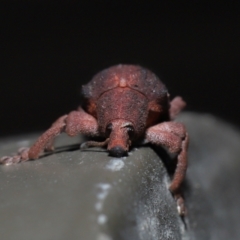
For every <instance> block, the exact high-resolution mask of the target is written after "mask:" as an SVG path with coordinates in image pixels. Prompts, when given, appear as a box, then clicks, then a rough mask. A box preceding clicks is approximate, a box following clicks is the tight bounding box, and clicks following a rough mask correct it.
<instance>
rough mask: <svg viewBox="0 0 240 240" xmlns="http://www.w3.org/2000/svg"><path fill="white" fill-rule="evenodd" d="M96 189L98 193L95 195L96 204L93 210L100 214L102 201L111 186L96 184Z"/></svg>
mask: <svg viewBox="0 0 240 240" xmlns="http://www.w3.org/2000/svg"><path fill="white" fill-rule="evenodd" d="M97 188H98V189H99V190H100V191H99V192H98V194H97V199H98V202H97V203H96V204H95V209H96V210H97V211H99V212H100V211H101V210H102V207H103V201H104V200H105V198H106V197H107V195H108V193H109V191H110V189H111V188H112V186H111V185H110V184H109V183H99V184H97Z"/></svg>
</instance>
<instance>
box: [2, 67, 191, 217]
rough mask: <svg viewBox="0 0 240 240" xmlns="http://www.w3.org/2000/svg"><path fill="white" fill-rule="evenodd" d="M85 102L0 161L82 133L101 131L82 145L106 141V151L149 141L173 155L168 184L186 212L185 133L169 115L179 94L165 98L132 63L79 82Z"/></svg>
mask: <svg viewBox="0 0 240 240" xmlns="http://www.w3.org/2000/svg"><path fill="white" fill-rule="evenodd" d="M82 93H83V96H84V99H85V101H84V104H83V106H82V107H79V109H78V110H77V111H72V112H70V113H69V114H68V115H64V116H62V117H60V118H59V119H58V120H57V121H56V122H55V123H53V125H52V126H51V128H49V129H48V130H47V131H46V132H45V133H43V135H42V136H40V137H39V139H38V140H37V141H36V143H35V144H34V145H33V146H32V147H31V148H29V149H20V150H19V152H18V155H16V156H13V157H2V158H1V163H2V164H7V165H9V164H12V163H18V162H23V161H27V160H29V159H37V158H38V157H39V155H40V153H41V152H42V151H44V150H48V151H49V150H53V140H54V138H55V137H56V136H57V135H59V134H60V133H62V132H66V133H67V134H68V135H69V136H76V135H78V134H80V133H81V134H84V135H87V136H90V137H99V136H100V137H104V138H105V141H103V142H95V141H89V142H86V143H85V144H83V145H82V147H90V146H107V150H108V151H109V154H110V155H112V156H116V157H121V156H124V155H126V154H127V152H128V151H129V147H130V146H131V145H132V144H134V142H137V141H141V140H142V141H143V142H144V143H148V142H150V143H152V144H155V145H159V146H162V147H164V148H166V149H167V150H168V151H169V152H170V153H173V154H176V155H177V166H176V170H175V173H174V176H173V180H172V182H171V185H170V187H169V189H170V191H171V192H172V193H173V195H174V196H175V198H176V199H177V202H178V207H179V212H180V214H184V205H183V199H182V197H181V195H180V194H179V188H180V185H181V183H182V181H183V179H184V177H185V173H186V169H187V147H188V134H187V132H186V130H185V127H184V125H183V124H181V123H177V122H173V121H171V120H172V119H174V117H175V116H176V115H177V114H178V113H179V112H180V111H181V110H182V108H183V107H184V106H185V102H184V101H183V100H182V99H181V97H176V98H174V99H173V100H172V101H171V102H170V101H169V94H168V91H167V89H166V87H165V85H164V84H163V83H162V82H161V81H160V80H159V79H158V78H157V76H156V75H155V74H153V73H152V72H151V71H149V70H147V69H145V68H142V67H140V66H135V65H117V66H113V67H110V68H108V69H106V70H103V71H101V72H100V73H98V74H97V75H96V76H94V78H93V79H92V80H91V81H90V82H89V83H88V84H87V85H84V86H83V88H82Z"/></svg>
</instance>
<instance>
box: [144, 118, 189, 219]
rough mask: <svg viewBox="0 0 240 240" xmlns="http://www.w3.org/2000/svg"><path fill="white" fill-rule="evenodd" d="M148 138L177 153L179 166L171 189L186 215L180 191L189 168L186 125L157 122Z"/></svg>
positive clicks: (148, 130) (179, 206) (180, 208)
mask: <svg viewBox="0 0 240 240" xmlns="http://www.w3.org/2000/svg"><path fill="white" fill-rule="evenodd" d="M146 140H147V141H149V142H151V143H153V144H156V145H160V146H162V147H164V148H166V149H167V150H168V151H169V152H170V153H173V154H177V166H176V170H175V173H174V175H173V179H172V182H171V184H170V186H169V190H170V191H171V192H172V194H173V195H174V197H175V198H176V200H177V203H178V210H179V213H180V215H184V212H185V209H184V202H183V199H182V197H181V195H180V193H179V191H180V186H181V184H182V182H183V180H184V177H185V175H186V170H187V148H188V134H187V132H186V130H185V127H184V125H183V124H181V123H177V122H164V123H160V124H157V125H155V126H153V127H150V128H148V129H147V131H146Z"/></svg>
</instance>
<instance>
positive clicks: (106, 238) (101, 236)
mask: <svg viewBox="0 0 240 240" xmlns="http://www.w3.org/2000/svg"><path fill="white" fill-rule="evenodd" d="M97 240H112V238H111V237H109V236H108V235H106V234H105V233H99V235H98V236H97Z"/></svg>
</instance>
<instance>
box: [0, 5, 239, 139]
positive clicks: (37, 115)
mask: <svg viewBox="0 0 240 240" xmlns="http://www.w3.org/2000/svg"><path fill="white" fill-rule="evenodd" d="M83 2H84V3H83ZM239 14H240V1H225V3H224V2H221V1H220V2H215V1H196V0H195V1H170V0H168V1H160V0H159V1H156V2H154V1H149V2H147V1H146V2H145V1H117V0H111V1H60V0H58V1H33V0H32V1H30V0H29V1H6V2H4V1H1V3H0V24H1V38H0V49H1V53H0V61H1V69H0V134H1V136H3V135H9V134H17V133H23V132H29V131H37V130H44V129H46V128H47V127H49V126H50V124H51V123H52V122H53V121H54V120H55V119H56V118H57V117H59V116H61V115H63V114H65V113H68V112H69V111H71V110H74V109H75V108H76V107H77V106H78V104H79V99H80V98H79V92H80V91H79V90H80V87H81V85H82V84H83V83H86V82H88V81H89V80H90V79H91V77H92V76H93V75H94V74H95V73H97V72H98V71H100V70H102V69H103V68H107V67H109V66H111V65H114V64H118V63H134V64H140V65H143V66H145V67H148V68H149V69H151V70H153V71H154V72H155V73H156V74H157V75H158V76H159V77H160V78H161V79H162V81H163V82H164V83H166V85H167V87H168V89H169V91H170V93H171V95H172V96H175V95H182V96H183V97H184V99H185V100H186V101H187V103H188V108H187V109H188V110H191V111H200V112H208V113H213V114H215V115H217V116H220V117H222V118H223V119H225V120H227V121H230V122H232V123H234V124H235V125H238V124H239V122H240V114H239V108H240V103H239V95H240V87H239V83H238V81H239V78H240V70H239V56H240V47H239V46H240V44H239V43H240V31H239V27H240V17H239Z"/></svg>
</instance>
